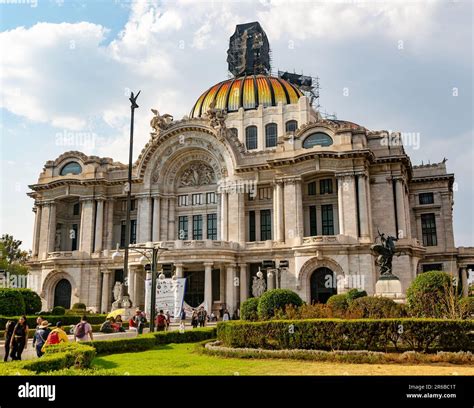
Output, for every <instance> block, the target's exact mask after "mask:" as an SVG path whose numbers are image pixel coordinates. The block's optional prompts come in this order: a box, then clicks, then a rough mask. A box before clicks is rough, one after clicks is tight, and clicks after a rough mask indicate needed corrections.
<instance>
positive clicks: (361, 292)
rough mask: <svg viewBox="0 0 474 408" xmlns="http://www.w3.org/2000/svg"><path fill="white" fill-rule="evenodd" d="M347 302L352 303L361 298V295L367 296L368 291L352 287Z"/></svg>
mask: <svg viewBox="0 0 474 408" xmlns="http://www.w3.org/2000/svg"><path fill="white" fill-rule="evenodd" d="M345 295H346V299H347V304H348V305H350V304H351V303H352V301H353V300H356V299H359V298H361V297H364V296H367V292H366V291H365V290H359V289H351V290H350V291H349V292H347V293H346V294H345Z"/></svg>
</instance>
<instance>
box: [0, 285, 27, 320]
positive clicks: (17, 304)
mask: <svg viewBox="0 0 474 408" xmlns="http://www.w3.org/2000/svg"><path fill="white" fill-rule="evenodd" d="M25 309H26V307H25V301H24V299H23V296H22V295H21V293H20V291H19V290H18V289H10V288H0V315H6V316H9V315H12V316H18V315H22V314H25Z"/></svg>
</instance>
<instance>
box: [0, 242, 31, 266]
mask: <svg viewBox="0 0 474 408" xmlns="http://www.w3.org/2000/svg"><path fill="white" fill-rule="evenodd" d="M21 244H22V241H19V240H16V239H14V238H13V236H12V235H9V234H3V235H2V237H1V238H0V270H2V271H6V272H8V273H10V274H11V275H26V274H27V273H28V267H27V266H26V265H25V263H26V261H27V260H28V258H29V254H28V252H26V251H23V250H22V249H20V246H21Z"/></svg>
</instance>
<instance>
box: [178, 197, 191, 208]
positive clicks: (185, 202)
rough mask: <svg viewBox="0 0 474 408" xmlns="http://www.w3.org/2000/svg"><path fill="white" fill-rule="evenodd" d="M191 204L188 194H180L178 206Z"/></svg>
mask: <svg viewBox="0 0 474 408" xmlns="http://www.w3.org/2000/svg"><path fill="white" fill-rule="evenodd" d="M188 204H189V199H188V196H187V195H180V196H178V207H186V206H187V205H188Z"/></svg>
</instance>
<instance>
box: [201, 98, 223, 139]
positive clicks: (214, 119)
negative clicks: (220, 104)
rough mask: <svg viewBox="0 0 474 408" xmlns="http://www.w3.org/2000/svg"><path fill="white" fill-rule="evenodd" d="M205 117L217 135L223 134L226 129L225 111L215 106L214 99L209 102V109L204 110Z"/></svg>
mask: <svg viewBox="0 0 474 408" xmlns="http://www.w3.org/2000/svg"><path fill="white" fill-rule="evenodd" d="M206 117H207V118H208V119H209V124H210V126H211V127H212V128H213V129H215V130H217V133H218V135H220V136H224V135H225V132H226V129H227V128H226V125H225V119H226V117H227V111H226V110H225V109H218V108H216V100H215V99H214V100H213V101H212V102H211V103H210V104H209V109H208V110H207V111H206Z"/></svg>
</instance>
